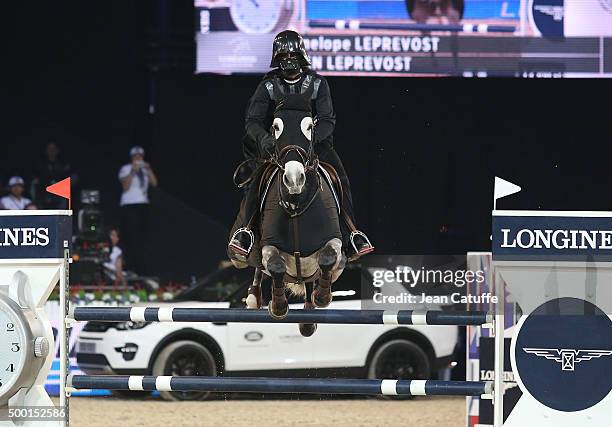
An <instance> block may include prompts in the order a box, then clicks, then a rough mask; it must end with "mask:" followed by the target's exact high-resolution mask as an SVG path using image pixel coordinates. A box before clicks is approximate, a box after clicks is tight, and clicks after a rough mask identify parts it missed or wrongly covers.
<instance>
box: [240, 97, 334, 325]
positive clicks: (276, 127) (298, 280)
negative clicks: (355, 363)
mask: <svg viewBox="0 0 612 427" xmlns="http://www.w3.org/2000/svg"><path fill="white" fill-rule="evenodd" d="M272 131H273V134H274V138H275V140H276V143H275V147H274V150H273V152H270V153H268V159H267V160H266V161H265V162H264V165H263V166H260V167H264V168H266V171H265V172H263V173H262V174H261V175H262V178H261V183H252V184H251V185H259V186H260V188H261V202H260V225H259V229H258V230H256V233H255V234H257V235H258V240H259V242H258V244H257V245H255V249H257V250H259V255H260V256H261V259H260V262H258V259H257V257H249V259H248V260H239V259H235V258H231V261H232V263H233V264H234V266H236V267H238V268H245V267H247V266H249V265H250V266H253V267H255V275H254V279H253V284H252V285H251V286H250V288H249V291H248V296H247V299H246V304H247V307H248V308H261V307H262V300H263V298H262V290H261V282H262V278H263V274H266V275H268V276H270V277H271V278H272V293H271V294H272V297H271V300H270V302H269V304H268V311H269V313H270V315H271V316H272V317H273V318H275V319H282V318H284V317H285V316H286V315H287V314H288V312H289V304H288V300H287V294H286V290H287V289H289V290H290V291H291V293H292V294H294V295H299V296H303V297H304V309H306V310H312V309H315V308H325V307H327V306H329V304H330V303H331V301H332V293H331V286H332V283H333V282H335V281H336V280H337V278H338V277H339V276H340V275H341V274H342V271H343V270H344V266H345V265H346V256H345V254H344V252H343V250H342V249H343V248H342V235H341V232H340V205H341V201H340V197H341V196H340V194H339V191H337V189H336V188H335V187H334V179H333V174H334V171H333V170H330V167H329V166H327V165H323V164H320V163H319V160H318V158H317V156H316V154H315V152H314V122H313V118H312V112H311V107H310V104H309V103H308V102H306V101H304V100H303V98H302V97H300V96H292V95H288V96H287V98H286V99H285V100H284V101H283V102H282V103H280V104H279V107H278V108H277V109H276V111H275V113H274V119H273V123H272ZM316 328H317V325H316V324H300V327H299V329H300V333H301V334H302V335H303V336H311V335H312V334H314V332H315V331H316Z"/></svg>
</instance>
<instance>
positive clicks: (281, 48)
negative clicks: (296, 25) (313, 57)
mask: <svg viewBox="0 0 612 427" xmlns="http://www.w3.org/2000/svg"><path fill="white" fill-rule="evenodd" d="M281 54H292V55H291V58H285V59H281V57H280V55H281ZM270 67H272V68H277V67H278V68H280V69H281V71H283V72H287V71H300V70H301V69H303V68H306V67H310V57H309V56H308V53H307V52H306V48H305V47H304V39H303V38H302V36H301V35H299V34H298V33H296V32H295V31H291V30H287V31H283V32H282V33H279V34H278V35H277V36H276V37H275V38H274V45H273V47H272V62H271V63H270Z"/></svg>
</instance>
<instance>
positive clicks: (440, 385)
mask: <svg viewBox="0 0 612 427" xmlns="http://www.w3.org/2000/svg"><path fill="white" fill-rule="evenodd" d="M68 387H72V388H74V389H102V390H130V391H143V390H144V391H207V392H218V393H270V394H274V393H308V394H362V395H381V396H482V395H491V394H492V392H493V383H492V382H479V381H435V380H405V381H404V380H353V379H314V378H238V377H226V378H222V377H171V376H159V377H152V376H127V375H73V376H69V377H68Z"/></svg>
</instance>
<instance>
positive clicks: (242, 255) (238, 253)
mask: <svg viewBox="0 0 612 427" xmlns="http://www.w3.org/2000/svg"><path fill="white" fill-rule="evenodd" d="M254 243H255V235H254V234H253V232H252V231H251V230H250V229H249V228H246V227H242V228H239V229H238V230H236V231H235V232H234V234H233V235H232V238H231V239H230V242H229V244H228V245H227V247H228V248H229V250H230V252H231V253H232V254H233V255H234V256H235V257H236V258H237V259H239V260H241V261H245V260H246V259H247V258H248V257H249V254H250V253H251V249H252V248H253V244H254Z"/></svg>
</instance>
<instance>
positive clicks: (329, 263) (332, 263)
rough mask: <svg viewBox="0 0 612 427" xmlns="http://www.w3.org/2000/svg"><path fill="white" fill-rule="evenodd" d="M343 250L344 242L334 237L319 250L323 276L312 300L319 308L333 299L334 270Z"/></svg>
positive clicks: (316, 286)
mask: <svg viewBox="0 0 612 427" xmlns="http://www.w3.org/2000/svg"><path fill="white" fill-rule="evenodd" d="M341 250H342V242H341V241H340V239H332V240H330V241H329V242H327V244H326V245H325V246H324V247H323V249H321V251H320V252H319V268H320V269H321V277H320V278H319V280H317V284H316V285H315V288H314V291H312V302H313V303H314V305H315V306H316V307H318V308H325V307H327V306H328V305H329V304H330V303H331V301H332V292H331V286H332V281H333V271H334V269H335V268H337V266H338V264H339V261H340V258H341V256H342V252H341Z"/></svg>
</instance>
